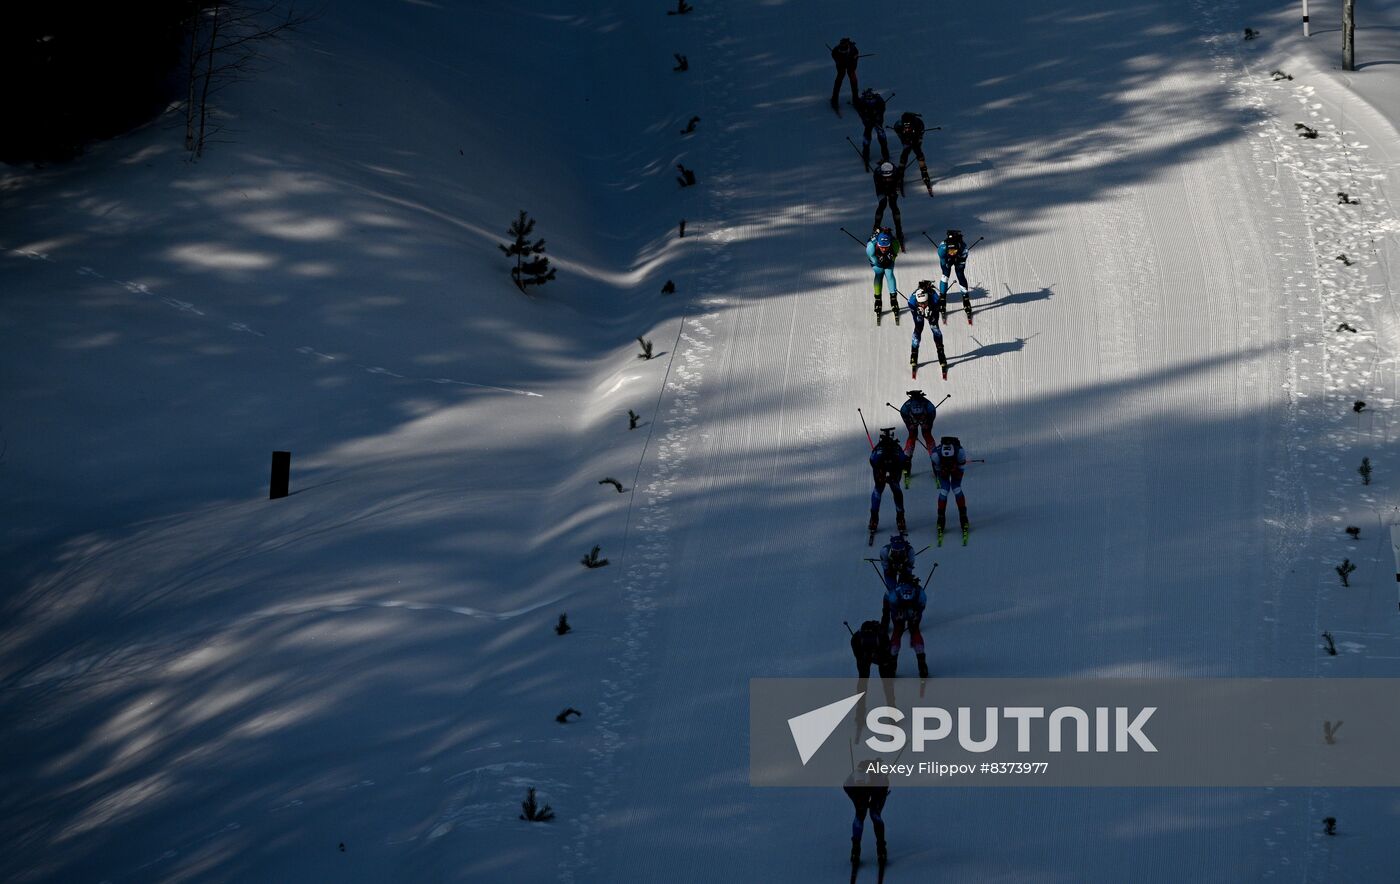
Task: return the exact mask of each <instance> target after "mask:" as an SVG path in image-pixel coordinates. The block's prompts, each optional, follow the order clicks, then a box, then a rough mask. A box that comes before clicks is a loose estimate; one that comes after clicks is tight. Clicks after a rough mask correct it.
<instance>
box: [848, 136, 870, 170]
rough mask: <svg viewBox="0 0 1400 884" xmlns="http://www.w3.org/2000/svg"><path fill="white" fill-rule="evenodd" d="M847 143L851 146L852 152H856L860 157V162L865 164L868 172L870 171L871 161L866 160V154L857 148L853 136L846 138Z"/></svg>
mask: <svg viewBox="0 0 1400 884" xmlns="http://www.w3.org/2000/svg"><path fill="white" fill-rule="evenodd" d="M846 143H847V144H849V145H850V146H851V150H853V151H855V152H856V156H858V157H860V161H861V162H862V163H865V167H866V170H867V171H869V169H870V161H869V160H867V159H866V158H865V154H863V153H861V152H860V148H858V147H856V143H855V142H854V141H852V140H851V136H849V135H847V136H846Z"/></svg>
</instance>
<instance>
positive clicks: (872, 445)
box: [856, 408, 875, 451]
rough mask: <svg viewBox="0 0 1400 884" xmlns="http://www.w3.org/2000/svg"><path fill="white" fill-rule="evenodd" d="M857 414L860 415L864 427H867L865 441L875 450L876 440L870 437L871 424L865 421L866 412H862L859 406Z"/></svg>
mask: <svg viewBox="0 0 1400 884" xmlns="http://www.w3.org/2000/svg"><path fill="white" fill-rule="evenodd" d="M856 414H858V415H860V425H861V426H862V427H865V441H867V442H869V443H870V450H871V451H874V450H875V440H874V439H871V438H870V425H869V424H867V423H866V422H865V413H864V412H862V411H861V410H860V409H859V408H857V409H856Z"/></svg>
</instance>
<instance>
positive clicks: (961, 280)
mask: <svg viewBox="0 0 1400 884" xmlns="http://www.w3.org/2000/svg"><path fill="white" fill-rule="evenodd" d="M966 266H967V265H965V264H956V265H954V269H955V270H956V271H957V272H958V285H960V286H962V287H963V291H967V290H968V285H967V274H966V273H964V272H963V269H964V268H965V267H966Z"/></svg>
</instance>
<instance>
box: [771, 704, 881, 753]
mask: <svg viewBox="0 0 1400 884" xmlns="http://www.w3.org/2000/svg"><path fill="white" fill-rule="evenodd" d="M864 696H865V691H861V692H860V693H859V694H852V695H851V696H849V697H847V698H846V699H844V700H837V701H836V702H835V703H828V704H827V705H825V706H822V707H821V708H820V709H813V710H812V711H811V712H804V713H802V714H801V715H798V716H795V717H793V718H789V719H788V723H787V724H788V730H789V731H792V741H793V743H795V744H797V755H798V757H800V758H801V759H802V766H803V767H806V766H807V762H808V761H810V760H811V758H812V756H813V755H816V754H817V750H818V749H820V748H821V747H822V744H824V743H825V742H826V741H827V738H828V737H830V736H831V735H832V734H833V733H834V732H835V731H836V728H837V727H839V726H840V725H841V722H842V721H844V720H845V718H846V716H847V715H849V714H850V712H851V710H852V709H853V708H855V705H856V703H859V702H860V698H861V697H864Z"/></svg>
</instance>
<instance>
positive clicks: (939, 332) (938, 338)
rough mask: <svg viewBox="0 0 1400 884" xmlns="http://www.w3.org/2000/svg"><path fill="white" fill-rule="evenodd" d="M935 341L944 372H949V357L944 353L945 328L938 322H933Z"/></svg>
mask: <svg viewBox="0 0 1400 884" xmlns="http://www.w3.org/2000/svg"><path fill="white" fill-rule="evenodd" d="M933 343H934V344H935V345H937V347H938V364H939V366H940V367H942V369H943V373H944V374H945V375H946V374H947V373H948V357H947V356H946V355H944V353H943V329H941V328H939V327H938V323H937V322H936V321H935V322H934V323H933Z"/></svg>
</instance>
